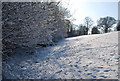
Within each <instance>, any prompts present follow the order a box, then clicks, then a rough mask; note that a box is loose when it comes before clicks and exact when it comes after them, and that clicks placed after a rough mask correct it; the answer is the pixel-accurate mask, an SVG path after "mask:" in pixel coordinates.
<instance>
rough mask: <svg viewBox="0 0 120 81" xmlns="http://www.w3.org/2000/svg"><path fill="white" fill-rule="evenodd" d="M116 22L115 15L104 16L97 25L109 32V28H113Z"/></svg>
mask: <svg viewBox="0 0 120 81" xmlns="http://www.w3.org/2000/svg"><path fill="white" fill-rule="evenodd" d="M115 23H116V19H115V18H113V17H109V16H107V17H104V18H100V19H99V20H98V22H97V25H98V26H99V27H100V28H101V27H102V28H103V30H104V32H105V33H107V32H108V29H109V28H111V27H112V26H113V25H114V24H115Z"/></svg>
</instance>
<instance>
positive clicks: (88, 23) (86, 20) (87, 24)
mask: <svg viewBox="0 0 120 81" xmlns="http://www.w3.org/2000/svg"><path fill="white" fill-rule="evenodd" d="M84 24H85V26H86V27H87V28H90V27H91V26H92V25H93V20H92V19H91V18H90V17H85V21H84Z"/></svg>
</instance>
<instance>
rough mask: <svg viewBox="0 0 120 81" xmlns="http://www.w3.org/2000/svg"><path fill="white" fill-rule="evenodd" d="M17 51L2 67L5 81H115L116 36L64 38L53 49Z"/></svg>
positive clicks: (116, 62)
mask: <svg viewBox="0 0 120 81" xmlns="http://www.w3.org/2000/svg"><path fill="white" fill-rule="evenodd" d="M32 50H34V51H35V53H31V54H26V53H27V51H25V50H24V51H22V52H21V50H17V52H19V54H16V55H15V56H12V57H11V58H9V59H8V60H7V61H6V63H7V64H6V63H3V68H4V69H3V73H4V78H7V79H13V78H19V79H41V78H42V79H44V78H47V79H58V78H62V79H81V78H82V79H103V78H105V79H117V78H118V32H111V33H107V34H96V35H86V36H78V37H72V38H66V39H64V40H62V41H60V42H58V43H57V45H56V46H50V47H46V48H42V49H41V48H36V49H32Z"/></svg>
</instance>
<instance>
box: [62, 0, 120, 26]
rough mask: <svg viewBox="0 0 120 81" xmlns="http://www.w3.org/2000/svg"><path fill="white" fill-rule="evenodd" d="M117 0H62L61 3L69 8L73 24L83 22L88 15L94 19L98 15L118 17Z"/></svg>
mask: <svg viewBox="0 0 120 81" xmlns="http://www.w3.org/2000/svg"><path fill="white" fill-rule="evenodd" d="M118 1H119V0H62V2H63V5H64V6H65V7H66V8H68V10H70V12H71V14H72V15H73V18H75V19H76V21H74V24H77V25H79V24H83V21H84V18H85V17H86V16H89V17H90V18H92V19H93V21H94V22H95V23H96V21H97V20H98V19H99V18H100V17H105V16H111V17H114V18H115V19H118Z"/></svg>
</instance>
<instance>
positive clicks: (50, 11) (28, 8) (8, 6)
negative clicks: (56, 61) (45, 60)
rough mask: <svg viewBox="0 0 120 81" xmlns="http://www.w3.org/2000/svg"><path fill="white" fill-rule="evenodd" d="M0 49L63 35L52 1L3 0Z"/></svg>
mask: <svg viewBox="0 0 120 81" xmlns="http://www.w3.org/2000/svg"><path fill="white" fill-rule="evenodd" d="M2 21H3V26H2V29H3V31H2V35H3V50H4V51H10V50H11V49H14V48H16V47H36V46H37V45H38V44H51V43H54V42H56V41H58V40H60V39H63V38H64V37H65V36H66V30H65V21H64V18H62V17H61V12H60V9H59V6H57V4H56V3H55V2H49V3H48V2H3V3H2Z"/></svg>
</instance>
